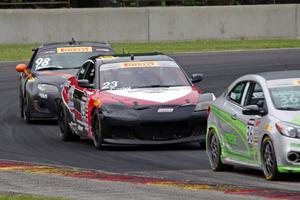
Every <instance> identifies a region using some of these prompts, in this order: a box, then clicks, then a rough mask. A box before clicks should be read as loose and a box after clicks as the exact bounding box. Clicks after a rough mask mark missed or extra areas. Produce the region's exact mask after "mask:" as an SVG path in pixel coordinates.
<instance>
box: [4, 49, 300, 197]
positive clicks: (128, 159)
mask: <svg viewBox="0 0 300 200" xmlns="http://www.w3.org/2000/svg"><path fill="white" fill-rule="evenodd" d="M299 55H300V49H294V50H268V51H237V52H220V53H195V54H177V55H173V57H174V58H175V59H176V60H177V61H178V62H179V63H180V64H181V65H182V66H183V67H184V69H185V70H186V71H187V73H188V74H192V73H203V74H204V77H205V78H204V80H203V81H202V82H201V83H200V85H199V87H200V88H201V89H203V90H204V91H205V92H214V93H215V94H216V95H219V94H221V92H222V91H223V90H224V89H225V88H226V87H227V86H228V84H229V83H231V82H232V81H233V80H234V79H235V78H237V77H239V76H241V75H243V74H248V73H257V72H263V71H273V70H283V69H300V56H299ZM15 64H16V63H1V64H0V91H1V92H0V137H1V138H0V159H8V160H17V161H29V162H35V163H43V164H51V165H63V166H72V167H80V168H86V169H95V170H104V171H109V172H117V173H126V174H131V175H145V176H151V177H165V178H168V179H178V180H192V181H199V180H201V181H202V182H205V183H227V184H236V185H242V186H251V187H264V188H272V189H276V188H278V189H285V190H292V191H300V188H299V182H300V176H297V175H296V176H295V175H293V176H287V177H285V178H284V179H283V180H282V181H281V182H269V181H266V180H265V179H264V178H263V175H262V172H260V171H256V170H249V169H245V168H236V169H235V171H234V172H219V173H216V172H212V171H211V170H210V169H209V165H208V159H207V156H206V153H205V151H204V150H203V149H201V148H200V147H199V144H197V143H192V144H181V145H171V146H169V145H168V146H109V147H107V148H106V149H105V150H104V151H98V150H96V149H95V148H94V147H93V144H92V142H91V141H88V140H81V141H78V142H62V141H61V140H60V138H59V129H58V126H57V125H56V124H55V123H46V122H44V123H35V124H30V125H28V124H25V122H24V121H23V120H22V119H21V118H20V116H19V106H18V81H17V77H18V74H17V73H16V72H15Z"/></svg>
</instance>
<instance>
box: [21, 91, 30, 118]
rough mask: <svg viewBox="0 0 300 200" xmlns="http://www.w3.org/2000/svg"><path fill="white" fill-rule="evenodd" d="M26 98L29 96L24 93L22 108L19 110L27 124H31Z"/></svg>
mask: <svg viewBox="0 0 300 200" xmlns="http://www.w3.org/2000/svg"><path fill="white" fill-rule="evenodd" d="M28 99H29V97H28V96H27V95H25V97H24V98H23V103H22V109H21V110H22V112H23V118H24V121H25V122H26V123H27V124H31V123H32V120H31V117H30V109H29V107H28ZM21 116H22V115H21Z"/></svg>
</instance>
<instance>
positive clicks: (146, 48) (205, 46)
mask: <svg viewBox="0 0 300 200" xmlns="http://www.w3.org/2000/svg"><path fill="white" fill-rule="evenodd" d="M37 46H38V44H8V45H6V44H5V45H0V61H15V60H28V59H29V58H30V56H31V54H32V52H31V50H32V49H33V48H35V47H37ZM112 46H113V47H114V48H115V50H116V51H117V53H122V52H123V49H124V50H125V52H126V53H128V52H130V53H143V52H163V53H179V52H203V51H226V50H250V49H270V48H299V47H300V40H297V39H272V40H197V41H185V42H151V43H113V44H112Z"/></svg>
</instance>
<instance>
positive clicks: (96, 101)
mask: <svg viewBox="0 0 300 200" xmlns="http://www.w3.org/2000/svg"><path fill="white" fill-rule="evenodd" d="M100 103H101V101H100V99H96V100H95V101H94V106H95V107H96V108H98V107H99V105H100Z"/></svg>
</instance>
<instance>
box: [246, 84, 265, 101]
mask: <svg viewBox="0 0 300 200" xmlns="http://www.w3.org/2000/svg"><path fill="white" fill-rule="evenodd" d="M264 103H265V96H264V93H263V90H262V87H261V85H260V84H259V83H255V82H252V83H251V85H250V87H249V90H248V94H247V97H246V101H245V106H247V105H257V106H258V107H263V106H264Z"/></svg>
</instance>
